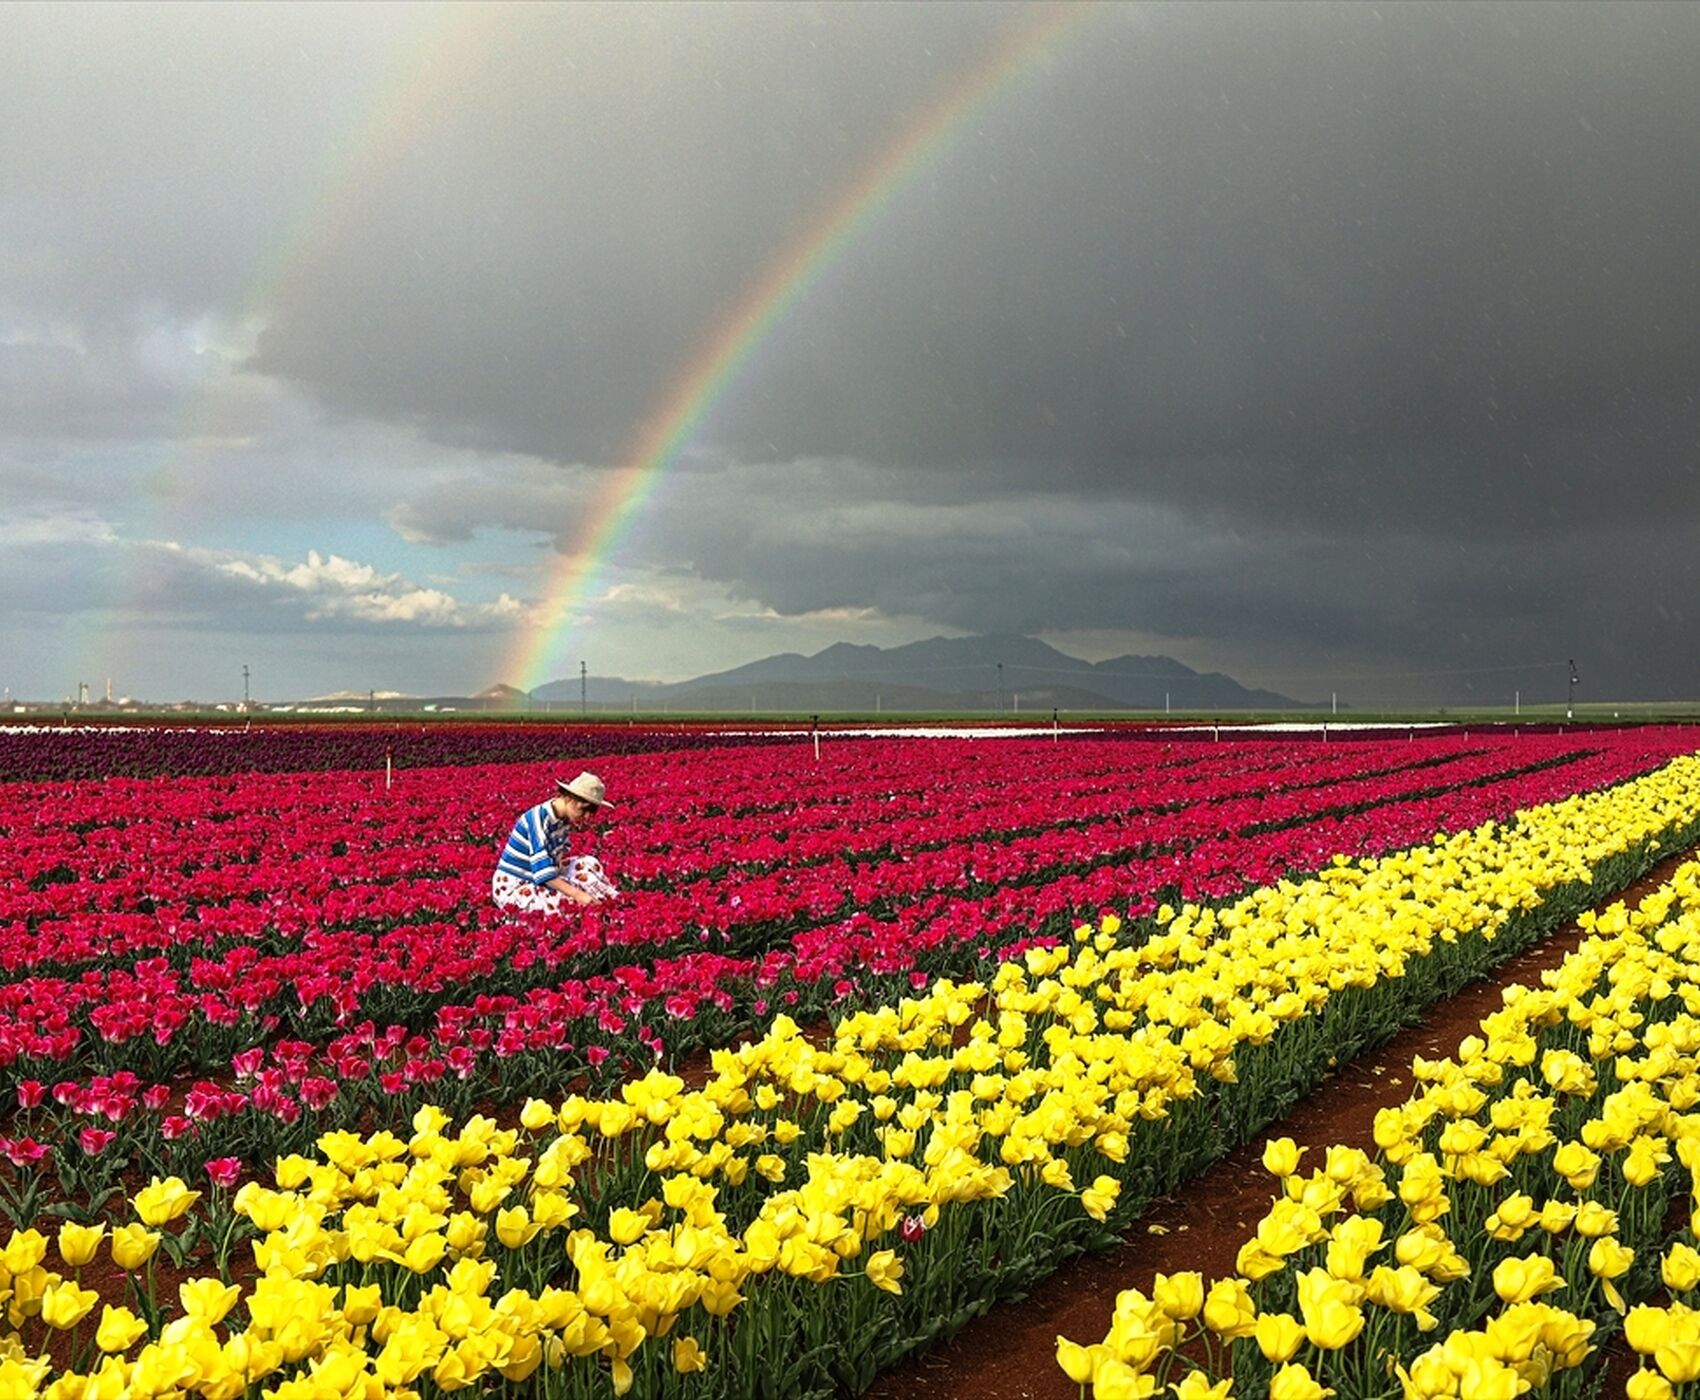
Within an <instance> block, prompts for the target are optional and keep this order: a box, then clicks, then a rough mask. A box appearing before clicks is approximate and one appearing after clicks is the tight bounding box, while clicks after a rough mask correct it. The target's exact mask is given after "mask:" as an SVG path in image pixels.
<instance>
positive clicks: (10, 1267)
mask: <svg viewBox="0 0 1700 1400" xmlns="http://www.w3.org/2000/svg"><path fill="white" fill-rule="evenodd" d="M46 1257H47V1236H46V1235H44V1234H42V1233H41V1231H40V1230H35V1229H30V1230H14V1231H13V1232H12V1238H11V1239H10V1240H8V1241H7V1243H6V1248H5V1249H4V1250H3V1251H0V1267H4V1268H5V1270H6V1272H7V1273H9V1274H27V1273H28V1272H29V1271H30V1270H31V1269H33V1268H35V1266H36V1265H37V1264H39V1263H41V1261H42V1260H43V1259H45V1258H46Z"/></svg>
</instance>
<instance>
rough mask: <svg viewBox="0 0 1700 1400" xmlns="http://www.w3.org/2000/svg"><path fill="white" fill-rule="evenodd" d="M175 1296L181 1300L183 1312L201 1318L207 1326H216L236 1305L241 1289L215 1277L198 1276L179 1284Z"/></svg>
mask: <svg viewBox="0 0 1700 1400" xmlns="http://www.w3.org/2000/svg"><path fill="white" fill-rule="evenodd" d="M177 1296H178V1297H179V1299H181V1300H182V1303H183V1311H184V1312H185V1313H187V1314H189V1316H191V1317H198V1318H200V1319H202V1320H203V1321H204V1322H205V1323H206V1324H207V1325H208V1326H209V1327H216V1326H218V1324H219V1323H221V1322H223V1321H224V1318H225V1314H227V1313H228V1312H229V1311H230V1310H231V1309H232V1308H233V1307H235V1306H236V1300H237V1299H238V1298H240V1297H241V1296H242V1291H241V1290H240V1289H239V1288H237V1287H235V1286H234V1285H226V1284H225V1283H223V1282H221V1281H220V1280H218V1279H216V1278H198V1279H191V1280H189V1281H188V1282H185V1283H181V1284H179V1285H178V1286H177Z"/></svg>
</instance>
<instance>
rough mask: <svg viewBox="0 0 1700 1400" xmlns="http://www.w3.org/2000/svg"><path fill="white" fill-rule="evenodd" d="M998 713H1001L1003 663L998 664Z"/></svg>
mask: <svg viewBox="0 0 1700 1400" xmlns="http://www.w3.org/2000/svg"><path fill="white" fill-rule="evenodd" d="M998 713H999V714H1000V715H1001V714H1002V713H1003V662H1001V661H1000V662H998Z"/></svg>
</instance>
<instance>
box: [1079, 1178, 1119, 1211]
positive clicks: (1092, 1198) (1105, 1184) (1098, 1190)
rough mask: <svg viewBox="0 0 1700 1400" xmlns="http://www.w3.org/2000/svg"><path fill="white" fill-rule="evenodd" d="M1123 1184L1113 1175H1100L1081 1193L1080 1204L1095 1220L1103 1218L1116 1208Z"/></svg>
mask: <svg viewBox="0 0 1700 1400" xmlns="http://www.w3.org/2000/svg"><path fill="white" fill-rule="evenodd" d="M1121 1190H1122V1184H1121V1182H1119V1181H1117V1180H1116V1179H1115V1178H1114V1177H1113V1176H1100V1177H1097V1178H1095V1179H1094V1180H1093V1182H1092V1184H1091V1185H1090V1186H1088V1187H1087V1188H1086V1189H1085V1190H1084V1191H1082V1192H1081V1193H1080V1204H1081V1205H1082V1206H1083V1207H1084V1208H1085V1210H1086V1213H1087V1214H1088V1215H1090V1216H1091V1217H1092V1218H1093V1219H1094V1220H1103V1219H1105V1218H1107V1217H1108V1215H1109V1213H1110V1211H1111V1210H1112V1209H1114V1207H1115V1204H1116V1198H1117V1197H1118V1196H1119V1195H1121Z"/></svg>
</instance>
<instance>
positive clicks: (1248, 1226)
mask: <svg viewBox="0 0 1700 1400" xmlns="http://www.w3.org/2000/svg"><path fill="white" fill-rule="evenodd" d="M1697 849H1700V848H1697ZM1693 854H1695V852H1694V851H1684V852H1681V853H1680V854H1678V855H1674V856H1670V857H1669V858H1667V859H1666V860H1663V861H1661V862H1660V863H1659V864H1658V865H1656V866H1654V867H1653V869H1652V870H1650V871H1648V872H1647V874H1646V875H1644V876H1643V877H1642V878H1641V879H1639V880H1637V881H1636V882H1635V883H1634V884H1632V885H1630V886H1629V887H1628V888H1627V889H1624V890H1623V891H1621V892H1620V893H1618V894H1616V895H1614V896H1613V897H1612V899H1610V900H1607V901H1606V904H1611V903H1614V902H1615V901H1617V900H1622V901H1623V902H1624V903H1625V904H1627V905H1629V906H1630V907H1631V908H1633V907H1634V906H1636V905H1637V904H1639V903H1640V902H1641V899H1642V898H1643V897H1644V896H1645V895H1647V894H1650V893H1651V892H1652V891H1653V890H1655V889H1657V888H1658V887H1659V886H1660V885H1662V884H1663V883H1664V882H1665V881H1666V880H1667V879H1669V878H1670V875H1671V873H1672V871H1674V870H1675V869H1676V867H1677V866H1678V865H1680V864H1681V863H1682V862H1683V861H1684V860H1687V859H1688V858H1689V857H1690V856H1692V855H1693ZM1601 907H1602V908H1604V907H1605V905H1602V906H1601ZM1581 941H1582V930H1581V929H1580V928H1578V927H1577V926H1576V924H1575V923H1568V924H1565V925H1563V926H1561V927H1560V928H1559V929H1558V930H1557V931H1555V932H1554V933H1553V934H1552V935H1551V936H1550V937H1548V938H1546V939H1545V940H1543V941H1542V942H1541V943H1539V944H1538V945H1536V946H1535V947H1533V948H1531V949H1529V950H1528V951H1527V952H1525V953H1521V954H1519V955H1518V956H1516V957H1514V958H1512V959H1511V960H1510V961H1509V962H1506V963H1504V964H1503V965H1502V966H1501V967H1500V968H1499V969H1498V970H1497V971H1496V972H1495V973H1494V975H1493V976H1492V977H1491V978H1490V979H1488V980H1485V981H1482V982H1477V983H1475V984H1474V985H1473V986H1470V987H1467V988H1465V989H1464V990H1463V991H1462V992H1460V993H1459V994H1458V995H1457V996H1455V997H1452V998H1450V999H1449V1000H1447V1001H1445V1002H1442V1003H1440V1004H1438V1005H1436V1006H1433V1007H1431V1008H1429V1010H1428V1012H1427V1013H1426V1014H1425V1016H1424V1019H1423V1021H1422V1023H1421V1024H1420V1025H1417V1026H1413V1027H1411V1028H1409V1029H1408V1030H1405V1031H1403V1032H1401V1033H1400V1034H1399V1035H1398V1036H1396V1037H1395V1038H1394V1039H1393V1040H1391V1041H1389V1042H1388V1043H1387V1044H1386V1045H1384V1046H1382V1047H1381V1049H1379V1050H1375V1051H1371V1052H1370V1053H1368V1054H1367V1055H1364V1056H1361V1057H1360V1058H1359V1059H1357V1060H1356V1061H1354V1062H1353V1063H1352V1064H1350V1065H1348V1066H1347V1067H1346V1068H1345V1069H1344V1070H1342V1071H1341V1072H1340V1073H1339V1074H1336V1075H1333V1076H1331V1077H1330V1078H1329V1079H1327V1080H1325V1081H1324V1082H1323V1083H1322V1084H1321V1085H1319V1086H1318V1087H1317V1088H1316V1089H1315V1090H1314V1091H1313V1092H1312V1093H1311V1094H1310V1095H1309V1096H1307V1097H1306V1099H1305V1101H1304V1102H1303V1103H1302V1104H1301V1105H1300V1106H1299V1107H1298V1108H1297V1109H1295V1110H1294V1111H1293V1113H1292V1114H1290V1115H1289V1116H1288V1117H1287V1118H1285V1119H1284V1120H1282V1121H1281V1122H1279V1123H1274V1124H1271V1125H1270V1126H1269V1127H1268V1128H1267V1129H1265V1130H1264V1131H1263V1132H1262V1133H1260V1134H1258V1135H1257V1137H1255V1138H1254V1139H1252V1141H1250V1142H1248V1143H1246V1144H1245V1145H1244V1146H1243V1147H1239V1148H1236V1149H1235V1150H1234V1151H1233V1152H1230V1153H1229V1154H1228V1155H1227V1156H1226V1157H1224V1158H1222V1160H1221V1161H1219V1162H1217V1163H1216V1165H1215V1166H1213V1167H1212V1168H1211V1169H1210V1170H1209V1171H1207V1172H1206V1173H1205V1174H1204V1175H1203V1176H1201V1177H1198V1178H1196V1179H1195V1180H1194V1181H1192V1182H1191V1183H1189V1184H1188V1185H1187V1186H1185V1187H1183V1188H1182V1189H1181V1190H1180V1191H1178V1192H1177V1193H1176V1194H1174V1195H1172V1196H1168V1197H1165V1198H1164V1199H1163V1200H1161V1201H1158V1202H1157V1203H1156V1204H1155V1205H1153V1206H1152V1208H1151V1209H1150V1210H1149V1211H1148V1212H1147V1213H1146V1214H1145V1215H1144V1216H1143V1217H1142V1218H1141V1219H1140V1220H1139V1221H1138V1222H1137V1223H1136V1224H1135V1225H1134V1226H1133V1228H1132V1230H1131V1231H1130V1232H1129V1234H1128V1235H1127V1237H1126V1238H1125V1240H1124V1242H1123V1244H1122V1247H1121V1248H1120V1249H1116V1250H1113V1251H1111V1252H1110V1253H1107V1254H1098V1255H1092V1256H1087V1257H1082V1258H1076V1259H1071V1260H1069V1261H1068V1262H1067V1263H1065V1264H1064V1265H1063V1266H1062V1267H1061V1268H1060V1269H1058V1270H1057V1272H1056V1273H1054V1274H1053V1275H1051V1277H1050V1278H1048V1279H1046V1280H1045V1281H1044V1282H1043V1283H1041V1284H1039V1285H1038V1286H1037V1287H1036V1288H1035V1289H1034V1290H1033V1293H1032V1296H1031V1297H1029V1298H1027V1299H1026V1300H1024V1301H1023V1302H1020V1303H1008V1304H1002V1305H999V1306H997V1307H994V1308H993V1309H992V1310H991V1311H990V1312H989V1313H987V1314H986V1315H985V1316H984V1317H981V1318H978V1319H976V1320H975V1321H974V1322H972V1323H970V1324H969V1325H968V1326H967V1327H966V1328H964V1329H963V1330H962V1331H961V1332H959V1333H958V1334H957V1335H956V1336H955V1337H954V1338H953V1339H952V1340H951V1341H949V1342H946V1343H944V1344H943V1345H941V1346H939V1347H936V1348H935V1349H934V1350H932V1351H931V1352H928V1353H926V1354H925V1355H922V1356H919V1357H915V1358H911V1359H910V1360H908V1361H906V1362H904V1363H903V1364H902V1365H900V1366H897V1367H896V1368H894V1369H893V1370H891V1371H888V1372H887V1373H886V1374H885V1375H883V1376H881V1377H880V1378H879V1379H878V1380H876V1381H875V1382H874V1384H873V1386H872V1387H871V1388H870V1389H868V1390H867V1391H866V1392H865V1396H866V1400H956V1397H968V1396H973V1397H975V1400H1077V1398H1078V1396H1079V1393H1080V1392H1079V1388H1078V1387H1077V1386H1076V1385H1074V1383H1073V1382H1072V1381H1070V1380H1069V1379H1068V1377H1066V1376H1065V1375H1063V1373H1062V1371H1061V1370H1059V1369H1058V1367H1057V1364H1056V1339H1057V1335H1058V1334H1059V1333H1061V1334H1062V1335H1063V1336H1065V1337H1068V1338H1069V1339H1070V1340H1071V1341H1076V1342H1080V1343H1083V1344H1084V1343H1088V1342H1096V1341H1101V1340H1103V1337H1104V1333H1105V1332H1106V1331H1108V1330H1109V1326H1110V1315H1111V1313H1112V1312H1113V1311H1114V1309H1115V1301H1116V1294H1117V1293H1118V1292H1120V1291H1121V1290H1122V1289H1124V1288H1140V1289H1143V1290H1144V1291H1145V1292H1147V1293H1149V1292H1150V1291H1151V1284H1152V1279H1153V1277H1154V1276H1155V1275H1157V1274H1159V1273H1175V1272H1178V1271H1181V1270H1186V1269H1198V1270H1200V1271H1202V1272H1203V1274H1204V1276H1205V1277H1206V1279H1210V1278H1220V1277H1224V1276H1226V1275H1228V1274H1232V1273H1233V1271H1234V1258H1235V1255H1236V1254H1237V1253H1238V1252H1239V1247H1240V1245H1242V1244H1243V1243H1244V1242H1245V1240H1246V1238H1247V1237H1248V1236H1249V1235H1250V1234H1251V1232H1252V1231H1253V1230H1254V1229H1256V1227H1257V1222H1258V1220H1260V1219H1261V1218H1262V1216H1263V1213H1264V1212H1265V1211H1266V1210H1267V1209H1268V1208H1269V1203H1270V1201H1271V1200H1272V1199H1273V1195H1274V1192H1273V1190H1272V1185H1273V1182H1272V1178H1271V1177H1270V1176H1269V1174H1268V1173H1267V1172H1266V1171H1264V1169H1263V1160H1262V1159H1263V1145H1264V1143H1265V1142H1267V1141H1268V1140H1269V1139H1270V1138H1279V1137H1290V1138H1293V1139H1294V1140H1296V1141H1297V1142H1299V1143H1301V1144H1308V1145H1311V1146H1313V1147H1319V1148H1320V1147H1326V1146H1328V1145H1329V1144H1331V1143H1346V1144H1349V1145H1351V1146H1354V1147H1360V1148H1362V1149H1364V1150H1365V1151H1366V1152H1372V1153H1373V1152H1374V1151H1375V1142H1374V1138H1373V1135H1372V1128H1373V1125H1374V1122H1375V1115H1376V1112H1377V1111H1378V1110H1379V1109H1382V1108H1386V1107H1390V1106H1394V1105H1397V1104H1401V1103H1403V1102H1404V1101H1405V1099H1406V1098H1407V1097H1408V1096H1409V1095H1410V1092H1411V1078H1410V1066H1411V1060H1412V1058H1413V1057H1414V1056H1417V1055H1421V1056H1423V1057H1424V1058H1427V1059H1434V1058H1436V1057H1438V1056H1450V1055H1451V1054H1452V1052H1453V1051H1454V1050H1455V1049H1457V1046H1458V1042H1459V1041H1461V1040H1463V1039H1464V1038H1465V1037H1466V1036H1468V1035H1473V1034H1475V1033H1476V1031H1477V1030H1478V1023H1479V1022H1480V1020H1481V1018H1482V1017H1483V1016H1485V1015H1487V1014H1488V1013H1489V1012H1491V1011H1494V1010H1497V1009H1498V1007H1499V1005H1500V995H1499V994H1500V989H1501V988H1503V987H1506V986H1509V985H1511V984H1512V983H1515V982H1529V981H1534V980H1538V979H1539V977H1540V975H1541V973H1542V972H1543V971H1545V970H1546V969H1547V968H1551V967H1557V966H1558V964H1559V963H1561V962H1563V961H1564V959H1565V957H1566V956H1567V955H1568V954H1569V953H1570V952H1571V951H1572V950H1573V949H1574V948H1575V947H1576V946H1577V945H1578V944H1579V943H1580V942H1581ZM1604 1360H1605V1362H1606V1373H1605V1376H1604V1384H1603V1385H1602V1387H1601V1390H1600V1392H1599V1393H1600V1394H1602V1395H1621V1394H1622V1393H1623V1381H1624V1379H1625V1378H1627V1376H1628V1375H1629V1373H1630V1372H1631V1371H1632V1370H1633V1369H1634V1365H1633V1359H1632V1358H1631V1356H1630V1355H1629V1353H1628V1352H1627V1350H1626V1349H1625V1348H1623V1346H1622V1345H1621V1342H1619V1343H1618V1344H1617V1345H1616V1346H1609V1347H1607V1348H1606V1351H1605V1357H1604Z"/></svg>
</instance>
